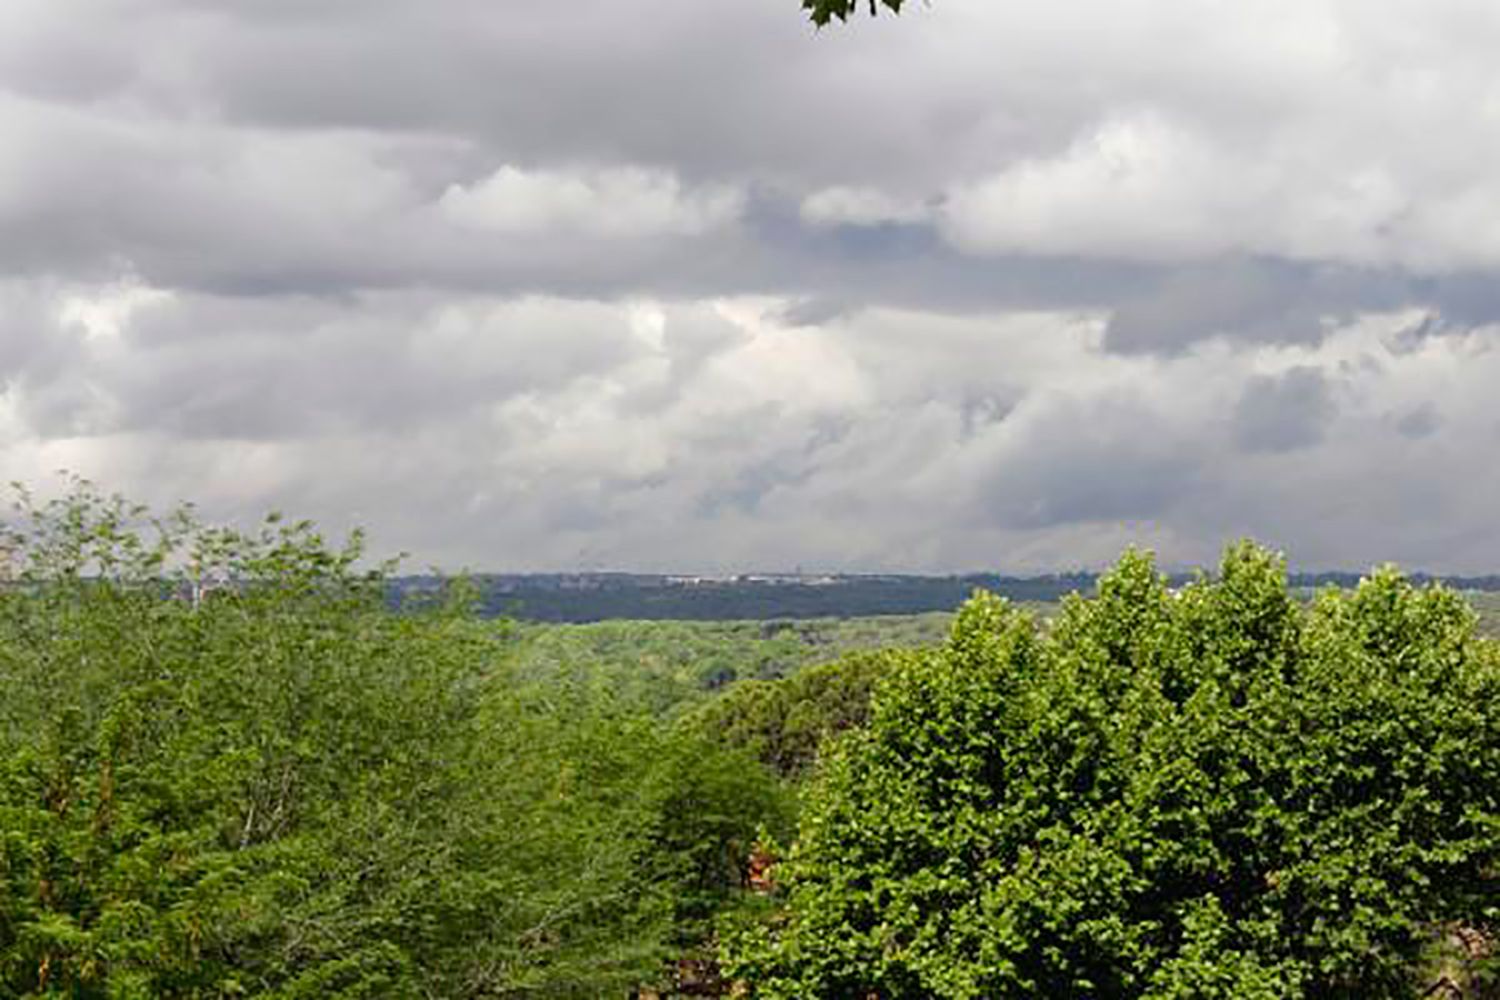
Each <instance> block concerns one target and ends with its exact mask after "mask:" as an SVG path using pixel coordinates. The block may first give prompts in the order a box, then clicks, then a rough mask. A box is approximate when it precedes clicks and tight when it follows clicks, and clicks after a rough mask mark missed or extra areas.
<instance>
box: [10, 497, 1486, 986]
mask: <svg viewBox="0 0 1500 1000" xmlns="http://www.w3.org/2000/svg"><path fill="white" fill-rule="evenodd" d="M0 553H3V559H0V995H3V996H16V997H73V998H146V997H184V998H186V997H232V996H246V997H266V998H280V1000H290V998H297V997H305V998H311V997H338V998H375V997H396V996H424V997H433V998H449V997H451V998H460V997H483V996H488V997H601V996H618V997H625V996H631V995H639V996H647V995H653V996H667V995H673V993H672V991H673V990H680V991H681V995H686V994H688V993H692V994H694V995H700V996H701V995H738V996H747V997H761V998H768V1000H776V998H787V1000H790V998H802V997H807V998H816V997H828V998H844V997H859V998H869V997H878V998H881V1000H899V998H918V997H922V998H926V997H939V998H979V997H999V998H1004V997H1016V998H1021V997H1035V996H1078V997H1082V996H1088V997H1098V998H1153V1000H1166V998H1182V1000H1186V998H1216V997H1222V998H1226V1000H1228V998H1258V997H1263V998H1267V1000H1269V998H1283V997H1293V998H1295V997H1307V998H1314V997H1350V998H1353V997H1374V998H1380V997H1392V998H1394V997H1411V996H1416V995H1434V990H1439V991H1441V990H1446V995H1450V996H1469V997H1480V996H1493V995H1494V994H1495V990H1496V989H1497V988H1500V983H1497V972H1500V969H1497V968H1496V962H1495V957H1494V952H1495V940H1496V933H1497V928H1500V718H1497V712H1496V705H1497V704H1500V650H1497V647H1496V646H1495V645H1494V644H1493V643H1492V642H1490V641H1489V640H1485V639H1483V638H1481V637H1479V636H1478V635H1477V633H1476V627H1475V626H1476V619H1475V616H1474V613H1473V611H1472V610H1471V608H1470V607H1469V606H1468V604H1467V603H1466V602H1465V600H1464V599H1463V598H1462V597H1461V596H1460V595H1458V594H1457V593H1455V592H1453V591H1451V590H1447V589H1445V588H1443V587H1441V586H1419V585H1417V584H1415V583H1413V582H1412V581H1410V580H1408V579H1407V578H1405V577H1403V576H1402V575H1401V574H1399V573H1398V572H1396V571H1395V570H1392V569H1384V570H1380V571H1378V572H1376V573H1374V574H1372V575H1371V576H1370V577H1368V578H1367V579H1365V580H1364V581H1363V582H1362V583H1361V584H1360V585H1359V586H1358V587H1357V588H1355V589H1352V590H1350V589H1345V590H1338V589H1332V588H1330V589H1328V590H1326V591H1324V592H1323V593H1321V594H1319V595H1318V596H1317V597H1316V598H1315V599H1313V600H1312V601H1311V602H1310V603H1308V602H1306V601H1304V600H1303V599H1301V598H1300V597H1299V596H1297V595H1295V594H1294V593H1293V592H1291V591H1290V590H1289V588H1288V586H1287V577H1286V571H1285V566H1284V563H1283V562H1282V560H1281V559H1280V557H1278V556H1276V555H1274V554H1273V553H1270V552H1267V551H1265V550H1263V549H1260V548H1257V547H1255V546H1254V545H1251V544H1248V543H1245V544H1240V545H1236V546H1233V547H1231V548H1230V549H1229V550H1228V552H1227V553H1226V555H1225V557H1224V560H1223V562H1222V564H1221V566H1220V567H1219V569H1218V571H1217V573H1215V574H1214V575H1212V576H1202V577H1201V578H1199V579H1197V580H1196V581H1194V582H1191V583H1188V584H1186V585H1182V586H1172V585H1171V584H1170V582H1169V581H1168V579H1167V578H1166V577H1164V576H1163V575H1162V574H1161V573H1159V572H1158V571H1157V569H1156V567H1155V565H1154V564H1153V562H1152V560H1151V559H1150V557H1148V556H1147V555H1144V554H1142V553H1136V552H1131V553H1127V555H1126V556H1125V557H1124V558H1123V559H1122V560H1121V561H1120V563H1119V564H1118V565H1117V566H1116V567H1115V568H1114V569H1113V570H1112V571H1110V572H1109V573H1107V574H1105V575H1104V576H1103V577H1101V578H1100V579H1099V582H1098V584H1097V587H1096V588H1095V593H1094V594H1093V595H1092V596H1090V597H1074V598H1071V599H1069V600H1068V601H1066V602H1065V603H1064V605H1063V606H1062V608H1061V610H1060V611H1059V612H1058V613H1057V614H1056V615H1055V616H1053V617H1052V618H1051V619H1050V620H1048V621H1042V620H1040V619H1039V618H1038V617H1037V616H1036V615H1035V614H1034V613H1033V612H1031V611H1028V610H1025V609H1023V608H1021V607H1018V606H1015V605H1013V604H1010V603H1009V602H1007V601H1005V600H1003V599H1001V598H998V597H995V596H994V595H991V594H986V593H979V594H976V595H975V596H974V597H973V598H972V599H971V600H970V601H968V602H967V603H965V604H964V605H963V607H962V608H961V609H960V610H959V612H958V614H957V615H956V617H955V618H954V620H953V624H952V627H951V632H950V634H949V636H948V638H947V639H946V641H944V642H942V643H939V644H933V645H927V646H923V647H920V648H915V649H913V648H907V649H900V650H892V649H886V650H879V649H873V648H869V647H870V646H871V643H869V642H868V641H866V637H864V636H863V635H861V634H858V633H854V634H851V635H849V636H847V637H845V638H847V639H848V640H849V641H848V642H847V643H846V642H844V640H843V639H840V640H839V641H838V642H832V643H830V644H829V648H830V649H831V650H834V651H836V653H837V655H836V658H835V659H833V660H832V662H828V663H824V664H821V665H803V663H802V654H801V653H799V652H797V650H796V649H795V648H793V647H792V646H786V647H785V648H783V646H782V645H779V644H780V643H782V642H783V640H785V639H787V636H788V634H789V633H785V632H784V630H782V629H780V628H778V629H774V630H772V631H773V632H774V633H775V634H774V635H770V636H767V635H766V634H765V632H764V626H761V625H756V626H755V627H754V629H753V630H752V631H751V632H749V633H747V634H741V632H740V631H737V630H735V629H731V628H728V627H723V628H719V629H718V630H709V629H704V628H701V627H700V630H699V631H683V630H682V629H680V628H665V627H662V628H658V630H657V631H655V632H653V631H652V629H651V628H650V627H646V626H644V625H642V624H640V623H637V624H635V625H631V626H608V627H602V626H590V627H588V628H587V629H585V630H581V631H575V632H572V633H566V634H563V635H562V637H561V638H560V639H558V638H557V637H556V634H554V633H549V632H546V631H537V629H538V628H539V627H527V628H526V629H517V628H514V627H511V626H509V625H507V624H505V623H497V622H494V621H487V620H483V619H480V618H478V617H476V616H475V615H474V614H473V608H472V605H473V603H474V595H473V593H472V592H471V591H469V590H467V589H466V588H465V587H464V586H463V584H462V583H461V582H451V583H450V584H449V585H447V586H446V587H444V588H440V589H439V590H437V591H432V592H425V593H424V596H423V598H422V599H421V600H420V601H417V602H415V603H408V604H404V605H400V606H393V605H392V604H391V603H390V601H389V594H390V591H389V589H388V587H387V583H388V577H387V574H388V572H389V570H390V567H389V566H384V565H380V564H375V565H371V564H370V563H369V560H367V559H366V557H365V555H364V550H363V543H362V539H361V538H360V537H359V536H358V535H355V536H353V537H351V538H350V539H348V540H347V541H346V542H344V543H341V544H331V543H330V542H329V541H328V540H326V539H325V538H324V537H323V536H322V535H321V534H319V532H318V531H317V529H316V528H315V527H314V526H313V525H311V524H308V523H306V522H291V521H287V520H285V519H283V518H281V517H279V516H276V515H272V516H270V517H268V518H266V520H265V521H264V523H262V524H260V525H258V526H257V527H255V528H254V529H250V530H241V529H234V528H226V527H219V526H212V525H207V524H205V523H203V522H202V521H201V520H200V519H199V518H198V517H197V516H196V515H195V514H194V512H193V511H192V510H191V509H190V508H182V509H178V510H174V511H170V512H167V513H164V514H159V513H153V512H151V511H149V510H146V509H145V508H142V507H139V506H136V505H133V504H131V503H129V502H127V501H125V500H124V499H122V498H119V497H115V496H110V495H106V494H103V493H101V492H100V491H98V490H97V489H95V488H94V487H92V486H90V485H89V484H87V483H83V482H78V483H75V484H74V486H73V489H72V490H71V492H68V493H66V494H65V495H63V496H62V497H60V498H58V499H55V500H51V501H47V502H39V501H36V500H34V499H32V498H31V497H30V496H29V495H28V494H26V493H25V492H24V491H22V492H21V493H20V494H19V495H18V502H17V505H16V509H15V512H14V515H13V516H12V517H11V518H10V519H9V521H8V522H7V524H6V525H5V526H4V528H3V531H0ZM799 634H800V633H799ZM830 634H831V633H827V632H825V631H820V630H818V629H812V630H811V631H809V632H808V635H810V636H818V637H820V640H827V639H828V638H829V635H830ZM751 636H759V637H760V638H758V639H755V640H754V641H749V638H750V637H751ZM731 638H733V643H731ZM715 642H721V643H723V644H724V645H725V649H726V650H732V651H733V655H729V654H728V653H725V654H724V655H723V656H722V657H721V656H718V655H714V654H716V653H719V652H720V651H718V650H715V649H713V648H712V647H713V644H714V643H715ZM767 643H771V645H766V644H767ZM699 659H702V660H703V662H702V663H701V664H700V663H698V662H697V661H698V660H699ZM651 671H656V675H655V676H654V677H644V678H643V676H642V675H643V674H647V673H650V672H651ZM783 671H785V673H786V676H784V677H783V676H781V673H782V672H783Z"/></svg>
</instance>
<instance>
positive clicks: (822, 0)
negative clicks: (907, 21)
mask: <svg viewBox="0 0 1500 1000" xmlns="http://www.w3.org/2000/svg"><path fill="white" fill-rule="evenodd" d="M865 2H866V3H867V4H868V5H869V8H870V16H871V17H874V16H875V15H876V14H877V13H879V11H880V8H881V7H884V8H886V9H887V10H889V11H891V13H893V14H899V13H901V6H902V3H903V0H865ZM859 8H860V0H802V9H803V10H805V11H807V14H808V17H810V18H812V22H813V23H814V24H816V25H817V26H818V27H820V28H821V27H823V26H824V25H826V24H827V23H828V22H829V21H832V20H834V19H835V18H837V19H838V20H840V21H847V20H849V17H850V15H852V14H854V13H856V12H857V11H858V10H859Z"/></svg>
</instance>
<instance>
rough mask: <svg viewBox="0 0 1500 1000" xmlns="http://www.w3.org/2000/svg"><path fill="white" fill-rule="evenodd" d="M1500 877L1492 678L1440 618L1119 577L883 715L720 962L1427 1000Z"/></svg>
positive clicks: (1455, 614)
mask: <svg viewBox="0 0 1500 1000" xmlns="http://www.w3.org/2000/svg"><path fill="white" fill-rule="evenodd" d="M1497 866H1500V657H1497V653H1496V650H1495V648H1494V647H1493V646H1491V645H1490V644H1488V643H1486V642H1483V641H1481V640H1478V639H1476V637H1475V634H1474V616H1473V614H1472V613H1471V611H1470V610H1469V609H1468V607H1467V606H1466V605H1465V604H1464V602H1463V601H1462V600H1461V599H1460V598H1459V597H1458V596H1456V595H1455V594H1453V593H1451V592H1448V591H1445V590H1443V589H1441V588H1427V589H1418V588H1416V587H1414V586H1412V585H1411V584H1409V583H1408V582H1407V581H1406V580H1404V579H1403V578H1402V577H1401V576H1400V575H1398V574H1397V573H1396V572H1394V571H1391V570H1382V571H1380V572H1377V573H1376V574H1374V575H1373V576H1371V577H1370V578H1369V579H1367V580H1366V581H1364V582H1363V584H1362V585H1361V586H1360V587H1359V588H1358V589H1357V590H1356V591H1354V592H1352V593H1351V592H1344V593H1340V592H1327V593H1323V594H1321V595H1319V596H1318V598H1317V599H1316V600H1315V601H1314V603H1313V604H1312V605H1311V606H1310V607H1306V608H1304V607H1302V606H1300V605H1299V604H1297V603H1296V602H1295V601H1294V600H1293V599H1292V598H1291V597H1290V596H1289V595H1288V593H1287V588H1286V583H1285V572H1284V568H1283V565H1282V564H1281V562H1280V561H1279V560H1278V559H1277V558H1275V557H1273V556H1272V555H1270V554H1268V553H1266V552H1264V551H1262V550H1259V549H1257V548H1255V547H1253V546H1249V545H1241V546H1237V547H1234V548H1232V549H1231V550H1230V551H1229V552H1228V553H1227V554H1226V556H1225V559H1224V562H1223V565H1222V570H1221V572H1220V575H1219V576H1218V577H1217V578H1216V579H1213V580H1203V581H1201V582H1198V583H1195V584H1193V585H1190V586H1187V587H1184V588H1182V589H1181V590H1180V591H1177V592H1174V591H1172V590H1170V589H1169V588H1168V586H1167V585H1166V582H1165V580H1164V579H1163V578H1162V577H1161V576H1160V575H1159V574H1158V573H1157V572H1156V571H1155V570H1154V568H1153V566H1152V563H1151V561H1150V560H1149V558H1148V557H1146V556H1143V555H1139V554H1130V555H1127V556H1126V557H1125V558H1124V559H1123V560H1122V561H1121V563H1120V564H1119V565H1118V566H1117V567H1116V568H1115V569H1114V570H1113V571H1112V572H1111V573H1110V574H1108V575H1107V576H1106V577H1104V578H1103V579H1102V580H1101V581H1100V583H1099V587H1098V594H1097V596H1096V597H1094V598H1093V599H1090V600H1083V599H1077V600H1073V601H1071V602H1069V603H1068V604H1067V605H1066V606H1065V608H1064V610H1063V612H1062V613H1061V615H1060V617H1059V619H1058V620H1057V621H1056V622H1055V623H1054V624H1053V626H1052V627H1051V628H1050V630H1048V631H1047V632H1045V633H1043V632H1042V631H1040V630H1039V628H1038V626H1037V624H1036V623H1035V622H1034V621H1033V620H1032V619H1031V618H1030V617H1029V616H1027V615H1024V614H1022V613H1020V612H1018V611H1016V610H1014V609H1012V608H1011V607H1009V606H1008V605H1007V604H1006V603H1005V602H1003V601H1000V600H998V599H996V598H993V597H989V596H983V595H981V596H977V597H976V598H975V599H974V600H973V601H971V602H970V603H969V604H968V605H966V606H965V607H964V608H963V610H962V612H961V613H960V615H959V617H958V619H957V621H956V623H955V625H954V628H953V633H952V637H951V640H950V642H949V643H948V645H947V646H946V647H945V648H943V649H942V650H940V651H938V652H934V653H932V654H930V655H926V656H923V657H920V658H917V659H916V660H914V661H913V662H911V663H910V664H908V665H906V666H904V667H903V668H902V669H900V670H899V671H898V672H896V673H895V675H894V676H892V677H891V678H890V679H889V681H887V682H885V683H884V684H883V685H882V686H880V687H879V688H878V689H877V693H876V695H875V700H874V705H873V711H872V717H871V721H870V724H869V726H868V728H867V729H865V730H862V731H861V730H856V731H853V732H851V733H850V734H849V735H848V736H846V737H844V738H843V739H841V740H840V741H838V742H837V744H836V745H835V748H834V749H833V751H832V753H831V755H830V756H829V757H828V759H827V760H826V761H825V763H824V765H823V766H822V768H821V769H820V773H819V774H818V776H817V778H816V781H815V783H814V785H813V787H812V788H811V790H810V793H809V795H808V797H807V804H806V806H805V808H804V812H803V817H802V820H801V827H800V833H799V837H798V840H797V842H796V845H795V847H794V849H793V850H792V853H791V856H790V858H789V859H788V860H787V861H785V862H784V863H783V864H781V865H780V866H778V868H777V869H776V876H777V878H778V880H779V881H780V883H781V884H782V886H783V891H784V892H785V894H786V895H785V899H784V906H783V907H782V908H781V909H780V911H779V912H778V913H777V914H776V915H775V916H774V917H773V918H772V919H770V920H767V921H763V922H761V923H758V924H756V925H754V926H752V927H750V928H749V929H745V930H741V931H739V932H738V933H736V934H735V935H734V936H733V937H732V939H731V940H729V942H728V944H727V946H726V948H725V962H726V968H727V970H728V972H729V973H730V974H732V975H733V976H735V977H737V978H739V979H740V980H741V981H742V982H743V983H744V984H745V986H746V988H747V989H748V991H749V993H750V994H751V995H753V996H758V997H766V998H809V997H850V998H865V997H881V998H900V997H912V998H917V997H952V998H978V997H1028V998H1029V997H1099V998H1104V997H1150V998H1160V1000H1164V998H1190V997H1191V998H1214V997H1222V998H1225V1000H1229V998H1236V1000H1244V998H1257V997H1264V998H1267V1000H1270V998H1287V997H1348V998H1356V997H1359V998H1378V997H1402V996H1413V995H1415V994H1416V993H1419V992H1421V989H1419V988H1418V987H1417V984H1418V983H1419V981H1420V977H1421V976H1422V975H1423V974H1424V973H1423V966H1422V956H1423V953H1424V949H1425V948H1426V947H1427V945H1428V944H1429V942H1430V941H1431V938H1432V933H1433V929H1434V928H1439V927H1444V926H1467V927H1472V928H1477V929H1480V930H1484V929H1485V928H1488V929H1489V931H1490V932H1491V933H1492V932H1493V930H1494V928H1495V926H1496V924H1497V921H1500V880H1497V879H1500V872H1497Z"/></svg>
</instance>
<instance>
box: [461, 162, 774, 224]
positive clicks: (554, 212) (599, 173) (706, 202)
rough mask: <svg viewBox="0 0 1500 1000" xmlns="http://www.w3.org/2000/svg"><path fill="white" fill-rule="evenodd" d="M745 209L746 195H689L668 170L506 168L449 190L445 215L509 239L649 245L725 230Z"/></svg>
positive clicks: (712, 190)
mask: <svg viewBox="0 0 1500 1000" xmlns="http://www.w3.org/2000/svg"><path fill="white" fill-rule="evenodd" d="M743 203H744V197H743V195H742V194H741V193H740V192H739V191H737V190H735V189H733V188H731V187H728V186H723V185H716V186H710V187H704V188H698V189H691V190H690V189H687V188H685V187H684V186H683V185H682V183H681V182H680V181H679V180H678V179H677V177H676V176H675V175H674V174H672V173H669V172H667V171H662V170H648V169H645V168H641V167H610V168H606V169H599V170H523V169H520V168H518V167H513V166H504V167H501V168H500V169H498V170H496V171H495V172H494V173H493V174H491V175H490V176H489V177H487V178H485V179H484V180H482V181H480V182H478V183H477V184H473V185H469V186H464V185H461V184H454V185H452V186H450V187H449V188H448V190H447V191H445V192H444V193H443V197H442V199H441V200H440V202H439V208H440V210H441V212H442V214H443V216H444V217H445V218H446V219H448V220H449V221H450V222H453V223H455V224H457V225H460V226H466V227H472V228H476V229H484V230H492V231H496V232H502V233H516V234H543V233H550V232H557V231H562V232H567V233H583V234H587V235H594V236H605V237H615V238H622V239H642V238H650V237H655V236H697V235H701V234H703V233H706V232H709V231H711V230H714V229H718V228H719V227H721V226H725V225H728V224H729V223H731V222H733V221H734V219H735V218H736V217H738V215H739V213H740V210H741V208H742V206H743Z"/></svg>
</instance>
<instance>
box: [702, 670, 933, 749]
mask: <svg viewBox="0 0 1500 1000" xmlns="http://www.w3.org/2000/svg"><path fill="white" fill-rule="evenodd" d="M915 655H917V654H915V653H912V652H907V651H902V650H889V651H882V652H860V653H849V654H846V655H845V656H843V657H842V658H840V659H838V660H835V661H833V662H832V663H824V664H820V665H818V666H815V667H807V668H805V669H803V670H799V671H798V672H797V673H795V674H793V675H791V676H790V677H786V678H783V679H781V680H772V681H764V680H748V681H741V682H739V683H738V684H735V685H733V686H731V687H730V688H729V690H727V691H726V692H725V693H724V694H723V695H722V696H720V697H719V698H716V699H714V700H713V701H710V702H707V703H706V704H704V705H702V706H700V707H699V708H698V709H696V710H695V711H694V712H692V713H691V714H689V715H688V716H687V717H686V718H685V720H684V724H685V725H687V726H688V727H690V728H691V729H693V730H696V731H699V732H702V733H704V734H710V735H712V736H713V737H714V738H715V739H717V740H719V741H721V742H723V743H726V744H728V745H731V746H735V747H741V748H743V749H745V750H748V751H750V752H751V753H754V754H755V755H756V756H757V757H758V758H759V759H760V760H761V761H762V762H763V763H765V764H766V765H767V766H768V767H770V768H772V769H774V770H775V771H776V773H778V774H780V775H782V776H783V777H786V778H797V777H800V776H802V775H803V774H805V773H807V772H808V771H809V770H810V769H811V768H812V767H813V765H814V763H815V762H816V761H817V758H818V753H819V748H820V747H821V746H822V745H823V743H824V741H826V740H827V739H829V738H830V737H832V736H835V735H837V734H839V733H842V732H844V731H846V730H849V729H853V728H856V727H859V726H863V725H864V724H865V722H866V721H867V719H868V718H869V714H870V693H871V691H872V689H873V688H874V687H875V685H876V683H877V682H878V681H879V680H880V679H881V678H883V677H886V676H887V675H889V674H890V673H892V672H893V671H895V670H897V669H898V668H899V667H900V666H901V665H902V664H903V663H905V662H907V661H908V660H909V659H910V658H911V657H912V656H915Z"/></svg>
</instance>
